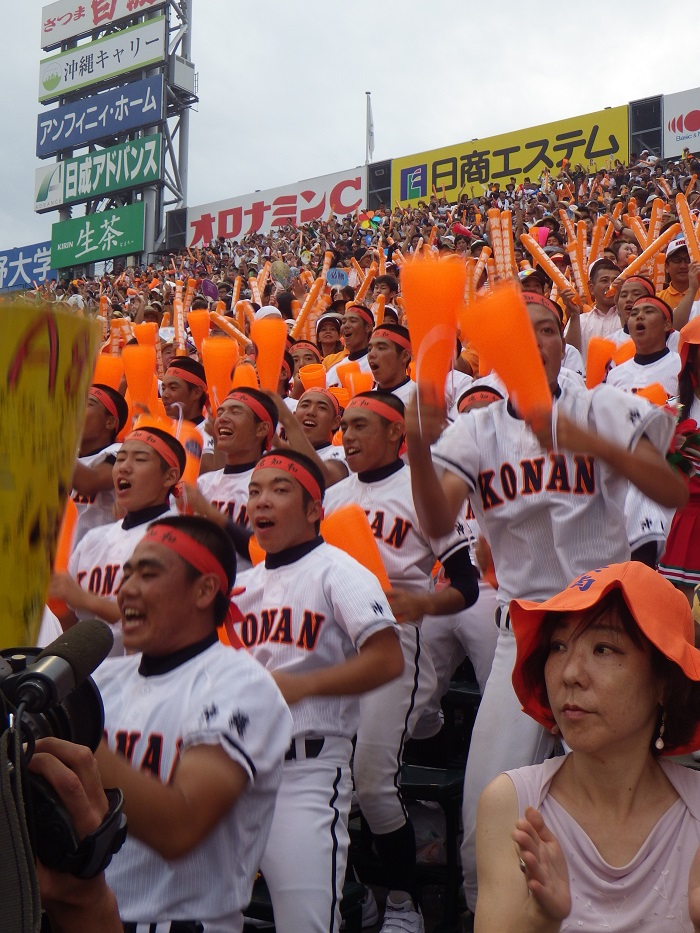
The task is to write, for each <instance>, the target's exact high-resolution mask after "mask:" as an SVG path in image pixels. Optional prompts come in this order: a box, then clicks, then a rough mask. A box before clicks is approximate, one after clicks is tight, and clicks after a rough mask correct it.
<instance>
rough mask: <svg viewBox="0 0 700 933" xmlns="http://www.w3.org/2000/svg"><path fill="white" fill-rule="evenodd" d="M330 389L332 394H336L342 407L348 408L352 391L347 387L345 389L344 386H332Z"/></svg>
mask: <svg viewBox="0 0 700 933" xmlns="http://www.w3.org/2000/svg"><path fill="white" fill-rule="evenodd" d="M328 391H329V392H330V393H331V395H335V397H336V398H337V399H338V404H339V405H340V407H341V408H347V405H348V402H349V401H350V393H349V392H348V390H347V389H344V388H343V387H342V386H331V387H330V389H329V390H328Z"/></svg>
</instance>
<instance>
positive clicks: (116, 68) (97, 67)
mask: <svg viewBox="0 0 700 933" xmlns="http://www.w3.org/2000/svg"><path fill="white" fill-rule="evenodd" d="M165 55H166V47H165V17H164V16H158V17H157V18H156V19H149V20H148V22H146V23H141V24H140V25H138V26H129V28H128V29H121V30H120V31H119V32H114V33H111V34H110V35H109V36H105V37H104V38H103V39H97V40H96V41H95V42H86V43H84V44H83V45H79V46H78V47H77V48H74V49H70V50H69V51H67V52H60V53H59V54H58V55H53V56H52V57H51V58H44V59H43V60H42V61H41V62H40V65H39V102H40V103H42V104H47V103H49V102H50V101H52V100H57V99H58V98H59V97H62V96H63V95H64V94H70V93H71V92H72V91H78V90H80V89H81V88H84V87H89V86H90V85H92V84H99V83H102V82H104V81H109V80H111V79H112V78H116V77H118V76H119V75H124V74H128V73H129V72H130V71H136V70H140V69H142V68H147V67H149V66H150V65H156V64H158V63H159V62H162V61H163V60H164V59H165Z"/></svg>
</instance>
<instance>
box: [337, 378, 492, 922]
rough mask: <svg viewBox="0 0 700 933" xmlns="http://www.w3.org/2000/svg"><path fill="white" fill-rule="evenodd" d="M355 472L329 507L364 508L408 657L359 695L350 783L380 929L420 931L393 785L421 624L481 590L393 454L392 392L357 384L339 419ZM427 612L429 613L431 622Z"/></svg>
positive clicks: (425, 671)
mask: <svg viewBox="0 0 700 933" xmlns="http://www.w3.org/2000/svg"><path fill="white" fill-rule="evenodd" d="M341 430H342V432H343V446H344V448H345V455H346V457H347V462H348V466H349V467H350V470H351V471H352V473H351V475H350V476H349V477H348V478H347V479H345V480H343V481H342V482H340V483H338V484H336V485H335V486H333V487H332V488H331V489H330V490H329V491H328V493H327V495H326V500H325V505H326V512H327V514H330V513H332V512H333V511H334V510H335V509H337V508H339V507H340V506H342V505H346V504H348V503H358V504H359V505H360V506H361V507H362V509H364V511H365V512H366V513H367V518H368V520H369V523H370V527H371V528H372V531H373V533H374V537H375V539H376V541H377V546H378V547H379V551H380V553H381V555H382V559H383V561H384V566H385V567H386V571H387V574H388V576H389V581H390V583H391V586H392V590H391V592H390V593H389V594H388V596H389V602H390V605H391V607H392V610H393V612H394V615H395V616H396V618H397V620H398V621H399V622H403V623H405V624H403V625H401V626H400V629H399V633H400V638H401V648H402V651H403V658H404V669H403V674H402V675H401V677H400V678H397V679H396V680H394V681H392V682H391V683H390V684H387V685H386V686H385V687H382V688H381V689H380V690H374V691H372V692H371V693H368V694H365V696H363V697H362V699H361V700H360V728H359V731H358V734H357V743H356V746H355V757H354V768H353V774H354V777H355V790H356V792H357V797H358V801H359V804H360V807H361V809H362V813H363V815H364V816H365V818H366V820H367V822H368V824H369V827H370V829H371V830H372V833H373V835H374V844H375V847H376V849H377V852H378V853H379V857H380V859H381V861H382V864H383V867H384V872H385V875H386V879H387V887H388V889H389V894H388V897H387V906H386V913H385V922H384V926H383V927H382V929H383V930H384V931H385V933H394V931H398V930H406V931H410V933H421V931H422V930H423V929H424V925H423V919H422V916H421V914H420V910H419V907H418V901H417V879H416V845H415V835H414V832H413V827H412V825H411V823H410V821H409V819H408V816H407V813H406V810H405V808H404V806H403V803H402V801H401V797H400V794H399V790H398V786H399V783H398V777H399V769H400V767H401V756H402V751H403V745H404V743H405V742H406V741H407V740H408V739H409V738H410V736H411V733H412V732H413V728H414V726H415V725H416V723H417V722H418V719H419V718H420V716H421V714H422V712H423V710H424V708H425V707H426V705H427V704H428V702H429V701H430V700H431V699H432V697H433V695H434V693H435V690H436V688H437V679H436V676H435V669H434V667H433V664H432V661H431V658H430V655H429V654H428V653H427V652H426V651H425V650H424V648H423V643H422V638H421V629H420V623H421V621H422V620H423V618H424V617H426V616H440V615H452V614H454V613H456V612H459V611H461V610H462V609H464V608H465V607H466V606H470V605H472V603H474V602H475V601H476V599H477V597H478V586H477V582H476V577H475V574H474V569H473V567H472V566H471V562H470V559H469V547H468V542H467V539H466V536H465V532H464V525H463V524H462V523H458V524H457V526H456V527H454V528H451V529H449V531H448V532H447V533H446V534H445V535H444V537H441V538H430V537H428V535H427V534H425V532H424V531H423V530H422V528H421V525H420V523H419V521H418V516H417V515H416V512H415V509H414V507H413V500H412V496H411V479H410V468H409V467H408V466H406V465H405V463H404V461H403V460H402V459H401V458H400V457H399V448H400V447H401V445H402V443H403V438H404V431H405V425H404V406H403V403H402V402H401V400H400V399H399V398H397V397H396V396H395V395H393V394H391V393H389V392H362V393H360V394H358V395H356V396H354V398H352V399H351V401H350V402H349V403H348V406H347V407H346V409H345V412H344V413H343V418H342V420H341ZM436 560H439V561H440V562H441V563H442V565H443V567H444V568H445V573H446V575H447V577H448V578H449V580H450V585H449V586H448V587H446V588H445V589H443V590H441V591H440V592H436V591H435V590H434V587H433V583H432V569H433V566H434V564H435V561H436ZM431 622H432V620H431V619H430V618H428V619H427V620H426V621H425V625H426V626H430V624H431Z"/></svg>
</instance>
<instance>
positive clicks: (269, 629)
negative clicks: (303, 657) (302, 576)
mask: <svg viewBox="0 0 700 933" xmlns="http://www.w3.org/2000/svg"><path fill="white" fill-rule="evenodd" d="M325 618H326V617H325V616H324V615H323V614H322V613H320V612H310V611H309V610H308V609H305V610H304V611H303V613H302V618H301V625H299V624H298V618H297V619H293V618H292V610H291V609H290V608H289V607H288V606H285V607H283V608H282V609H262V610H261V611H260V613H259V614H257V615H256V614H255V613H252V612H248V613H246V615H245V618H244V619H243V621H242V622H241V623H240V633H239V634H240V637H241V641H242V642H243V644H244V645H245V646H246V647H247V648H252V646H253V645H262V644H264V643H265V642H277V643H278V644H280V645H296V647H297V648H302V649H304V650H305V651H313V650H314V648H315V647H316V642H317V641H318V635H319V632H320V631H321V625H322V624H323V622H324V620H325ZM295 623H296V624H295Z"/></svg>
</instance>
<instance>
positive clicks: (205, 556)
mask: <svg viewBox="0 0 700 933" xmlns="http://www.w3.org/2000/svg"><path fill="white" fill-rule="evenodd" d="M143 540H144V541H155V542H156V544H162V545H164V547H167V548H170V550H171V551H174V552H175V553H176V554H177V555H178V557H181V558H182V559H183V560H184V561H187V563H188V564H192V566H193V567H194V569H195V570H198V571H199V572H200V573H213V574H216V577H217V579H218V581H219V592H220V593H223V595H224V596H226V598H228V596H229V593H230V590H231V588H230V587H229V585H228V577H227V576H226V573H225V572H224V568H223V567H222V566H221V564H220V563H219V561H218V560H217V559H216V557H214V555H213V554H212V553H211V551H210V550H209V549H208V548H206V547H204V545H203V544H200V543H199V541H195V539H194V538H192V537H190V535H188V534H187V533H186V532H184V531H180V530H179V529H177V528H172V527H171V526H170V525H158V524H156V525H151V526H150V528H149V529H148V531H147V532H146V534H145V535H144V536H143Z"/></svg>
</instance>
